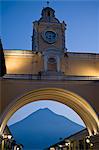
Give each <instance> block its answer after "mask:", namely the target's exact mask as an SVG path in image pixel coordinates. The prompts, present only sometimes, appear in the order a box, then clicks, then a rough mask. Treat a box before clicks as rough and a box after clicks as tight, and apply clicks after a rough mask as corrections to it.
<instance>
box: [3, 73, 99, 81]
mask: <svg viewBox="0 0 99 150" xmlns="http://www.w3.org/2000/svg"><path fill="white" fill-rule="evenodd" d="M3 78H4V79H20V80H21V79H24V80H72V81H87V80H93V81H94V80H96V81H98V80H99V76H73V75H39V74H38V75H33V74H6V75H5V76H3Z"/></svg>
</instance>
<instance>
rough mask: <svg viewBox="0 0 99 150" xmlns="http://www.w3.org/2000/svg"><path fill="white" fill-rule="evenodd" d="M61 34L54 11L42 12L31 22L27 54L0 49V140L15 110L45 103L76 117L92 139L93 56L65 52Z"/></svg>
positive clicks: (96, 57) (96, 64) (95, 103)
mask: <svg viewBox="0 0 99 150" xmlns="http://www.w3.org/2000/svg"><path fill="white" fill-rule="evenodd" d="M65 31H66V23H65V22H64V21H63V22H62V23H61V22H60V21H59V20H58V19H57V18H56V17H55V11H54V10H53V9H52V8H50V7H46V8H43V10H42V13H41V18H40V19H39V20H38V21H35V22H33V36H32V50H4V55H5V65H6V74H5V75H4V76H2V77H1V78H0V84H1V92H2V95H1V97H0V104H1V108H0V114H1V115H0V124H1V127H0V134H1V135H2V134H3V133H4V129H5V127H6V125H7V121H8V120H9V118H10V117H11V116H12V114H13V113H14V112H15V111H17V110H18V109H19V108H21V107H22V106H24V105H25V104H28V103H30V102H33V101H37V100H51V99H52V100H55V101H58V102H61V103H64V104H65V105H67V106H69V107H70V108H72V109H73V110H74V111H75V112H77V113H78V115H79V116H80V117H81V118H82V120H83V121H84V123H85V125H86V128H87V130H88V134H89V136H94V138H95V137H96V135H98V133H99V120H98V112H99V92H98V91H99V82H98V81H99V54H92V53H76V52H75V53H73V52H67V48H66V41H65V39H66V37H65ZM1 65H2V64H1ZM96 89H97V90H96ZM94 150H95V149H94Z"/></svg>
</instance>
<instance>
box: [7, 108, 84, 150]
mask: <svg viewBox="0 0 99 150" xmlns="http://www.w3.org/2000/svg"><path fill="white" fill-rule="evenodd" d="M9 128H10V131H11V133H12V135H13V137H14V138H15V140H16V142H17V143H21V144H22V145H23V146H24V150H44V149H45V148H47V147H49V146H50V145H53V144H55V143H57V142H59V141H60V139H61V140H62V139H64V138H66V137H68V136H70V135H73V134H75V133H76V132H79V131H81V130H83V129H84V127H82V126H80V125H78V124H77V123H75V122H73V121H71V120H69V119H67V118H66V117H63V116H60V115H57V114H55V113H54V112H52V111H51V110H49V109H48V108H44V109H39V110H37V111H36V112H34V113H32V114H31V115H29V116H28V117H26V118H25V119H23V120H21V121H19V122H17V123H15V124H13V125H11V126H9Z"/></svg>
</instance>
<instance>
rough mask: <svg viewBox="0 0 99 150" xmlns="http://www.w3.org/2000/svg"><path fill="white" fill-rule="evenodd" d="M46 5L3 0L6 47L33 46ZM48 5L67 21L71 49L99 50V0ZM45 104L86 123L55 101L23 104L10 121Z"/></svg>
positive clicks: (39, 0)
mask: <svg viewBox="0 0 99 150" xmlns="http://www.w3.org/2000/svg"><path fill="white" fill-rule="evenodd" d="M46 6H47V5H46V1H45V0H12V1H11V0H0V18H1V20H0V37H1V39H2V42H3V47H4V49H23V50H31V49H32V42H31V36H32V32H33V25H32V22H33V21H35V20H38V19H39V18H40V17H41V11H42V8H43V7H46ZM49 7H52V8H53V9H54V10H55V15H56V18H58V19H59V20H60V21H61V22H62V21H63V20H64V21H65V23H66V24H67V30H66V47H67V49H68V51H73V52H88V53H90V52H92V53H99V1H98V0H83V1H81V0H77V1H75V0H72V1H71V0H60V1H59V0H50V4H49ZM33 105H34V107H33ZM38 105H39V106H38ZM59 105H60V106H59ZM46 106H49V108H50V109H52V110H53V111H55V112H56V113H58V114H61V115H64V114H65V116H68V117H69V118H71V120H73V121H76V122H78V123H79V124H83V123H82V121H81V120H80V119H79V117H77V115H76V114H75V113H74V112H73V111H72V110H70V109H69V108H68V107H67V108H66V106H63V104H57V103H55V102H53V103H51V102H46V103H45V102H44V103H43V104H41V102H38V104H36V102H35V103H32V104H28V106H26V107H25V109H23V108H22V109H21V111H19V112H17V114H16V115H15V116H14V117H13V118H12V120H11V121H10V124H12V123H13V122H15V121H18V120H19V119H22V118H21V117H23V118H24V117H26V116H27V114H30V113H32V112H34V111H36V110H37V109H39V108H44V107H46ZM56 107H57V108H56ZM19 114H24V115H22V116H21V115H20V118H19Z"/></svg>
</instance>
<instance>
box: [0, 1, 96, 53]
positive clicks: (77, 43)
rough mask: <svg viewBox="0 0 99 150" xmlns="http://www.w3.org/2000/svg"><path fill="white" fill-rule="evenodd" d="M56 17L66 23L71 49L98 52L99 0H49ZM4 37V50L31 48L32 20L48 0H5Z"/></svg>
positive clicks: (2, 5)
mask: <svg viewBox="0 0 99 150" xmlns="http://www.w3.org/2000/svg"><path fill="white" fill-rule="evenodd" d="M49 1H50V7H52V8H53V9H54V10H55V11H56V13H55V14H56V17H57V18H58V19H59V20H60V21H63V20H64V21H65V22H66V24H67V31H66V47H67V48H68V51H76V52H93V53H99V42H98V41H99V1H98V0H83V1H81V0H77V1H75V0H72V1H71V0H49ZM0 2H1V5H0V6H1V13H0V14H1V33H0V34H1V38H2V41H3V45H4V48H5V49H27V50H31V48H32V43H31V36H32V30H33V27H32V22H33V21H35V20H38V19H39V18H40V16H41V10H42V8H43V7H45V6H46V1H45V0H17V1H16V0H12V1H11V0H2V1H0Z"/></svg>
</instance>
